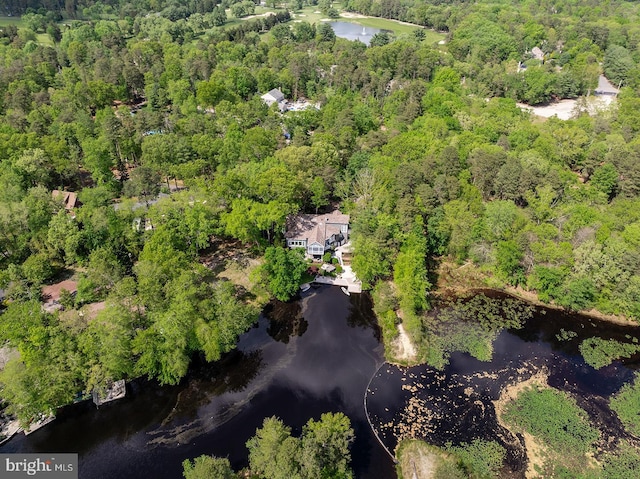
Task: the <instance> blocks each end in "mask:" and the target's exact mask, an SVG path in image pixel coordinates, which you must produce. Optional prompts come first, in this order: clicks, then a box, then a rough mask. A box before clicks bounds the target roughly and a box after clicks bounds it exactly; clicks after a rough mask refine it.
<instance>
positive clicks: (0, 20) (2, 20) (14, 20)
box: [0, 16, 24, 28]
mask: <svg viewBox="0 0 640 479" xmlns="http://www.w3.org/2000/svg"><path fill="white" fill-rule="evenodd" d="M9 25H15V26H16V27H18V28H22V27H24V24H23V23H22V18H20V17H3V16H0V27H7V26H9Z"/></svg>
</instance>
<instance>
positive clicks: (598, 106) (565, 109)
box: [516, 95, 615, 120]
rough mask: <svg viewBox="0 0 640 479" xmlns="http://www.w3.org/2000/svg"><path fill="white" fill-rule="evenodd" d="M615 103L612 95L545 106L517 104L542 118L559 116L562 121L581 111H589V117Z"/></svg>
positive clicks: (594, 96)
mask: <svg viewBox="0 0 640 479" xmlns="http://www.w3.org/2000/svg"><path fill="white" fill-rule="evenodd" d="M614 102H615V97H614V96H610V95H597V96H596V95H592V96H589V97H587V98H579V99H577V100H560V101H557V102H554V103H550V104H549V105H544V106H529V105H527V104H525V103H516V105H517V106H519V107H520V108H521V109H522V110H526V111H530V112H531V113H533V114H534V115H536V116H540V117H542V118H551V117H552V116H557V117H558V118H559V119H560V120H570V119H571V118H573V117H575V116H576V114H577V113H579V112H580V111H581V110H585V111H587V113H589V115H592V116H593V115H595V114H596V113H598V112H600V111H602V110H604V109H606V108H608V107H609V105H611V104H612V103H614Z"/></svg>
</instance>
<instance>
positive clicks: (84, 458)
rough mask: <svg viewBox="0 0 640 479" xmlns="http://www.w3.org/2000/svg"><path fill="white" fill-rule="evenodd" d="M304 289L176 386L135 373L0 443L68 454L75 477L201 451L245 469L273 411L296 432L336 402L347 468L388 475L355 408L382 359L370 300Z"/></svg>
mask: <svg viewBox="0 0 640 479" xmlns="http://www.w3.org/2000/svg"><path fill="white" fill-rule="evenodd" d="M306 295H307V296H306V297H305V298H303V299H302V300H300V301H297V302H292V303H287V304H283V303H274V305H273V306H270V307H268V308H267V310H266V312H265V313H266V314H263V315H262V316H261V318H260V322H259V325H257V326H256V327H255V328H253V329H252V330H251V331H249V332H248V333H246V334H244V335H243V336H242V338H241V339H240V342H239V345H238V349H237V350H235V351H233V352H232V353H230V354H228V355H226V356H225V358H224V359H223V360H222V361H219V362H217V363H214V364H199V365H194V367H193V368H192V369H193V371H192V372H191V373H190V374H189V377H188V378H187V379H185V380H184V381H183V383H182V384H180V385H178V386H172V387H166V386H165V387H160V386H158V385H157V384H155V383H153V382H149V381H134V382H133V383H131V384H129V385H128V391H127V393H128V395H127V397H126V398H124V399H122V400H119V401H116V402H114V403H111V404H107V405H103V406H101V407H100V408H99V409H97V410H96V408H95V406H93V403H83V404H77V405H74V406H69V407H66V408H64V409H63V410H62V411H60V412H59V414H58V416H57V418H56V420H55V421H54V422H52V423H51V424H49V425H47V426H46V427H44V428H42V429H41V430H39V431H37V432H35V433H33V434H31V435H29V436H26V437H25V436H24V435H22V434H20V435H18V436H16V437H14V438H13V439H12V440H11V441H9V442H8V443H7V444H5V445H4V446H3V447H2V448H0V452H2V453H7V452H77V453H79V455H80V464H79V476H80V478H81V479H83V478H86V479H102V478H104V479H113V478H118V479H128V478H131V479H134V478H136V479H139V478H144V477H153V478H154V479H161V478H171V479H176V478H179V477H182V466H181V463H182V461H183V460H184V459H186V458H193V457H195V456H198V455H200V454H213V455H217V456H223V457H228V458H229V459H230V461H231V463H232V465H233V466H234V467H236V468H240V467H243V466H246V465H247V455H248V451H247V449H246V447H245V443H246V441H247V440H248V439H249V438H250V437H251V436H253V435H254V434H255V430H256V428H258V427H261V425H262V421H263V419H264V418H265V417H269V416H272V415H275V416H278V417H279V418H281V419H282V420H283V421H284V422H285V423H286V424H287V425H289V426H290V427H292V429H293V433H294V434H295V435H299V434H300V432H301V429H302V426H303V425H304V424H305V423H306V422H307V420H308V419H309V418H315V419H319V417H320V415H321V414H322V413H324V412H329V411H331V412H337V411H341V412H344V413H345V414H346V415H347V416H349V418H350V419H351V423H352V427H353V428H354V430H355V433H356V441H355V443H354V444H353V448H352V449H353V451H352V457H353V467H354V469H355V471H356V477H358V478H367V479H368V478H373V479H388V478H394V477H395V472H394V469H393V462H392V460H391V458H390V457H389V455H387V454H386V453H385V452H384V450H383V449H382V447H381V446H380V444H379V443H378V441H377V440H376V439H375V437H374V436H373V433H372V431H371V428H370V427H369V424H368V423H367V420H366V416H365V413H364V392H365V390H366V386H367V383H368V381H369V379H370V378H371V376H372V375H373V373H374V372H375V371H376V369H377V368H378V366H379V365H380V364H381V363H382V361H383V357H382V347H381V346H380V342H379V330H378V327H377V325H376V321H375V317H374V316H373V314H372V311H371V303H370V300H369V297H368V295H352V296H345V295H344V294H343V293H342V292H341V291H340V289H339V288H337V287H330V286H321V287H319V288H318V289H316V290H311V291H309V292H308V293H306Z"/></svg>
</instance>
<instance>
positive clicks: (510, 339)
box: [366, 299, 640, 477]
mask: <svg viewBox="0 0 640 479" xmlns="http://www.w3.org/2000/svg"><path fill="white" fill-rule="evenodd" d="M496 300H499V299H496ZM563 331H564V333H563ZM566 332H573V333H575V335H573V333H572V334H571V336H572V337H570V338H569V336H567V334H566ZM594 336H597V337H602V338H605V339H616V340H618V341H621V342H631V341H632V340H633V338H638V337H640V330H639V328H638V327H633V326H621V325H616V324H611V323H606V322H602V321H597V320H594V319H590V318H587V317H585V316H580V315H577V314H569V313H565V312H561V311H556V310H552V309H545V308H539V309H538V310H537V311H536V312H535V313H534V315H533V317H532V318H531V319H530V320H528V321H527V322H526V323H525V324H524V327H523V328H521V329H512V330H503V331H502V332H501V333H500V334H499V335H498V337H497V339H496V340H495V341H494V343H493V357H492V359H491V361H490V362H483V361H479V360H477V359H475V358H473V357H471V356H470V355H469V354H463V353H453V354H452V355H451V357H450V361H449V363H448V365H447V366H446V367H444V368H443V369H442V370H438V369H435V368H433V367H429V366H426V365H422V366H416V367H413V368H399V367H395V366H390V365H387V364H384V365H383V366H382V367H381V368H380V370H379V371H378V372H377V373H376V375H375V377H374V379H373V380H372V381H371V384H370V386H369V389H368V391H367V400H366V401H367V407H368V410H369V413H370V417H371V421H372V423H373V424H374V427H375V429H376V431H377V433H378V435H379V437H380V439H381V440H382V442H383V443H384V444H385V446H386V447H388V448H389V449H390V450H394V448H395V446H396V444H397V443H398V440H399V438H402V437H417V438H422V439H425V440H426V441H427V442H429V443H431V444H435V445H438V446H444V445H446V444H447V443H449V442H450V443H452V444H454V445H458V444H461V443H464V442H467V443H468V442H471V441H473V440H474V439H484V440H495V441H497V442H499V443H500V444H501V445H502V446H503V447H504V448H505V449H506V451H507V455H506V467H507V468H508V469H509V470H510V471H511V473H512V474H514V477H524V471H525V470H526V467H527V462H526V450H525V448H524V445H523V444H522V442H521V441H520V440H519V438H517V437H515V436H514V435H513V434H512V433H511V432H509V431H508V430H507V429H505V428H504V427H502V426H501V425H500V424H498V421H497V418H496V411H495V408H494V404H493V402H492V401H495V400H496V399H498V398H499V397H500V393H501V392H502V391H503V389H504V388H505V387H506V386H511V385H514V384H517V383H519V382H522V381H524V380H527V379H529V378H531V377H532V376H534V375H538V376H539V377H542V378H543V381H546V382H547V383H548V384H549V385H550V386H552V387H553V388H556V389H558V390H561V391H565V392H567V393H569V394H570V395H571V396H572V397H573V398H575V399H576V401H577V404H578V405H579V406H580V407H581V408H583V409H584V410H585V411H586V412H587V414H588V416H589V418H590V420H591V421H592V422H593V424H595V425H596V426H597V427H598V428H599V429H600V430H601V431H603V434H604V437H611V438H618V439H622V438H627V439H631V440H632V442H633V438H632V437H631V436H630V435H629V433H627V432H626V431H625V430H624V428H623V426H622V424H621V422H620V420H619V419H618V417H617V416H616V414H615V413H613V412H612V411H611V410H610V409H609V405H608V404H609V398H610V397H611V396H612V395H613V394H614V393H616V392H617V391H618V390H619V389H620V387H621V386H622V385H623V384H625V383H626V382H628V381H630V380H631V379H632V378H633V373H634V371H636V370H637V369H638V367H639V366H640V355H638V354H636V355H634V356H633V357H631V358H629V359H626V360H624V361H615V362H614V363H613V364H611V365H609V366H606V367H603V368H601V369H599V370H595V369H594V368H592V367H591V366H589V365H588V364H586V363H585V362H584V360H583V358H582V356H581V354H580V352H579V349H578V346H579V344H580V342H581V341H582V340H584V339H586V338H590V337H594Z"/></svg>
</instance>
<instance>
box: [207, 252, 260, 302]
mask: <svg viewBox="0 0 640 479" xmlns="http://www.w3.org/2000/svg"><path fill="white" fill-rule="evenodd" d="M200 262H201V263H202V264H203V265H205V266H206V267H207V268H209V269H210V270H212V271H213V272H214V273H216V275H217V276H218V278H220V279H227V280H229V281H231V282H232V283H233V284H235V285H237V286H241V287H242V288H244V289H245V291H251V292H253V293H255V294H256V295H257V296H258V297H257V298H256V302H257V303H261V302H262V300H263V299H266V297H265V298H263V294H262V292H261V291H259V288H257V286H256V284H255V283H254V281H253V280H252V278H251V272H252V271H253V270H254V269H255V268H256V267H258V266H259V265H260V264H261V261H260V259H259V258H257V257H255V256H254V255H253V254H252V253H251V252H250V251H249V249H248V248H247V247H246V246H245V245H243V244H242V243H241V242H240V241H235V242H223V241H221V240H217V241H213V242H212V245H211V247H210V248H209V251H208V252H207V253H206V254H204V255H202V256H201V257H200Z"/></svg>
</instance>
